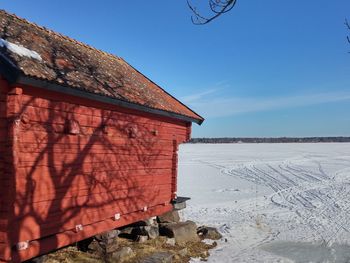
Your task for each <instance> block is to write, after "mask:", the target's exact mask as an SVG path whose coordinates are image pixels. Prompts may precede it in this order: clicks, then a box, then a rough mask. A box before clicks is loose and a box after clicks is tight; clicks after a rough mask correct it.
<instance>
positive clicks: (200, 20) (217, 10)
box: [187, 0, 237, 25]
mask: <svg viewBox="0 0 350 263" xmlns="http://www.w3.org/2000/svg"><path fill="white" fill-rule="evenodd" d="M236 2H237V0H208V4H209V8H210V11H211V12H212V13H213V15H212V16H210V17H205V16H203V15H201V14H200V13H199V12H198V11H197V8H196V7H195V6H193V5H192V4H191V3H190V0H187V5H188V7H189V8H190V9H191V11H192V13H193V15H192V16H191V20H192V23H193V24H195V25H205V24H208V23H209V22H211V21H213V20H214V19H215V18H217V17H219V16H221V15H222V14H224V13H227V12H229V11H230V10H231V9H232V8H233V7H234V6H235V5H236Z"/></svg>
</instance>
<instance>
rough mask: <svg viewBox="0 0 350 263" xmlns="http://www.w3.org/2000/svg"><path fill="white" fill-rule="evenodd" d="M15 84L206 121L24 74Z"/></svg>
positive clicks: (139, 109)
mask: <svg viewBox="0 0 350 263" xmlns="http://www.w3.org/2000/svg"><path fill="white" fill-rule="evenodd" d="M12 82H13V81H12ZM13 83H16V84H20V85H29V86H34V87H38V88H42V89H46V90H50V91H54V92H59V93H63V94H66V95H71V96H75V97H80V98H84V99H89V100H95V101H98V102H103V103H107V104H111V105H116V106H120V107H124V108H128V109H133V110H137V111H142V112H147V113H152V114H156V115H161V116H165V117H170V118H173V119H178V120H181V121H185V122H195V123H197V124H199V125H201V124H202V123H203V121H204V119H196V118H192V117H189V116H185V115H181V114H178V113H174V112H169V111H164V110H159V109H155V108H150V107H147V106H143V105H140V104H136V103H131V102H127V101H123V100H119V99H116V98H111V97H107V96H103V95H99V94H95V93H91V92H88V91H84V90H78V89H72V88H70V87H67V86H64V85H59V84H56V83H53V82H49V81H45V80H41V79H36V78H33V77H28V76H25V75H22V74H20V75H18V77H17V79H16V80H15V81H14V82H13Z"/></svg>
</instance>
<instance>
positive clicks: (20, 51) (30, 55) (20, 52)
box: [0, 38, 42, 61]
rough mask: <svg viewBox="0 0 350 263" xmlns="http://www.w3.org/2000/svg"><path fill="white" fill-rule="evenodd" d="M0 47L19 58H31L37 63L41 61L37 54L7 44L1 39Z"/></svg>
mask: <svg viewBox="0 0 350 263" xmlns="http://www.w3.org/2000/svg"><path fill="white" fill-rule="evenodd" d="M0 47H6V48H7V50H9V51H11V52H12V53H15V54H17V55H19V56H24V57H28V58H33V59H36V60H39V61H41V60H42V58H41V56H40V55H39V54H38V53H37V52H35V51H33V50H30V49H28V48H25V47H24V46H21V45H17V44H14V43H11V42H9V41H7V40H5V39H2V38H0Z"/></svg>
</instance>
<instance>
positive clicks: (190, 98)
mask: <svg viewBox="0 0 350 263" xmlns="http://www.w3.org/2000/svg"><path fill="white" fill-rule="evenodd" d="M217 91H218V89H209V90H205V91H203V92H199V93H196V94H192V95H189V96H185V97H182V98H181V101H183V102H184V103H192V102H198V101H200V100H202V99H204V98H205V97H206V96H207V95H209V94H213V93H216V92H217Z"/></svg>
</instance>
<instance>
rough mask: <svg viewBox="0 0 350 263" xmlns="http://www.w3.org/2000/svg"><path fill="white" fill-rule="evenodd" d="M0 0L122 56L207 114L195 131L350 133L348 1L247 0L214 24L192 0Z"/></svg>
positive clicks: (217, 133)
mask: <svg viewBox="0 0 350 263" xmlns="http://www.w3.org/2000/svg"><path fill="white" fill-rule="evenodd" d="M193 1H194V3H199V2H201V4H199V5H198V8H199V9H200V10H202V11H203V12H205V11H206V10H207V9H206V7H207V6H206V5H205V2H206V1H199V0H197V2H196V0H193ZM0 4H1V8H3V9H5V10H7V11H9V12H12V13H15V14H17V15H18V16H21V17H24V18H27V19H28V20H30V21H33V22H36V23H38V24H40V25H44V26H46V27H48V28H50V29H53V30H55V31H58V32H61V33H63V34H65V35H68V36H70V37H73V38H76V39H78V40H80V41H83V42H86V43H88V44H90V45H93V46H95V47H97V48H99V49H102V50H105V51H108V52H110V53H113V54H116V55H118V56H121V57H123V58H124V59H125V60H127V61H128V62H129V63H130V64H132V65H133V66H134V67H136V68H137V69H138V70H140V71H141V72H143V73H144V74H145V75H147V76H148V77H150V78H151V79H152V80H153V81H155V82H156V83H158V84H159V85H160V86H162V87H163V88H165V89H166V90H167V91H169V92H170V93H171V94H173V95H174V96H176V97H178V98H179V99H181V100H182V101H183V102H185V103H186V104H187V105H189V106H190V107H191V108H193V109H194V110H195V111H197V112H198V113H199V114H201V115H202V116H203V117H205V118H206V121H205V123H204V124H203V125H202V126H198V125H195V124H194V128H193V137H220V136H242V137H252V136H264V137H270V136H338V135H345V136H350V85H349V84H350V74H349V73H350V53H348V52H349V51H350V45H349V44H347V42H346V35H347V34H348V33H349V34H350V32H347V30H346V28H345V26H344V20H345V18H346V17H348V18H349V19H350V1H348V0H335V1H326V0H307V1H305V0H295V1H281V0H266V1H258V0H241V1H240V0H238V4H237V5H236V7H235V8H234V9H233V10H232V11H231V12H230V13H228V14H226V15H225V16H222V17H221V18H219V19H218V20H216V21H213V22H212V23H211V24H208V25H206V26H195V25H192V24H191V22H190V16H191V12H190V10H189V9H188V8H187V5H186V1H185V0H173V1H164V0H162V1H161V0H154V1H107V0H105V1H86V0H85V1H82V0H75V1H66V0H60V1H55V0H52V1H47V0H36V1H26V0H22V1H20V0H17V1H16V0H11V1H0Z"/></svg>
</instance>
